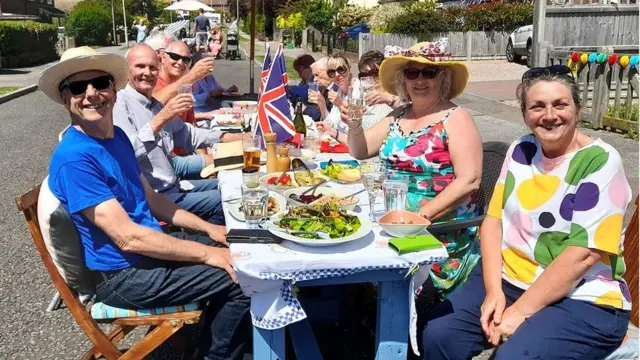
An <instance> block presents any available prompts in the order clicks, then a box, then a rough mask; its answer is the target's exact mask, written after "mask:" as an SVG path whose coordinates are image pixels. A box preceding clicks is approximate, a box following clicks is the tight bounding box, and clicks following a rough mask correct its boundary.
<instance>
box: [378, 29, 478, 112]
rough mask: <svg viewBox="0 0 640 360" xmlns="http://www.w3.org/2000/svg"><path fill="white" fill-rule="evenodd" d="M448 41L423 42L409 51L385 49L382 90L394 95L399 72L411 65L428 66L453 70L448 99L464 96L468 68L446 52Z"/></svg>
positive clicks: (392, 47) (381, 69) (381, 72)
mask: <svg viewBox="0 0 640 360" xmlns="http://www.w3.org/2000/svg"><path fill="white" fill-rule="evenodd" d="M446 45H447V39H446V38H443V39H440V40H438V41H433V42H428V41H425V42H421V43H417V44H415V45H413V46H412V47H410V48H408V49H403V48H401V47H399V46H389V45H387V46H386V47H385V51H384V55H385V60H384V61H383V62H382V64H381V65H380V75H379V79H380V84H381V85H382V88H383V89H384V90H385V91H386V92H388V93H390V94H393V95H398V93H397V91H396V78H397V74H398V71H400V70H402V69H404V68H405V67H406V66H407V64H409V63H419V64H427V65H431V66H437V67H446V68H449V69H451V88H450V90H449V94H448V99H449V100H451V99H453V98H454V97H456V96H458V95H460V94H462V92H463V91H464V88H465V87H466V86H467V80H468V78H469V71H468V70H467V66H466V65H465V64H464V63H462V62H460V61H452V60H450V59H451V53H449V52H446V51H445V47H446Z"/></svg>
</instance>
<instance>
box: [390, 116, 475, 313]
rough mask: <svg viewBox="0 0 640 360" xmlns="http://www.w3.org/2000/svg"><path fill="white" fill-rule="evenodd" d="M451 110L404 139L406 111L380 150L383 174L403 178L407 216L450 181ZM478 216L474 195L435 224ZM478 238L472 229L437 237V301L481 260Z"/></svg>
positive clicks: (405, 135) (452, 178)
mask: <svg viewBox="0 0 640 360" xmlns="http://www.w3.org/2000/svg"><path fill="white" fill-rule="evenodd" d="M407 109H408V108H407ZM456 109H457V108H453V109H451V110H449V112H447V114H446V115H445V116H444V118H443V119H442V120H440V121H438V122H435V123H433V124H430V125H428V126H427V127H425V128H424V129H421V130H417V131H412V132H410V133H409V134H404V133H403V132H402V130H401V129H400V125H399V121H400V119H401V118H402V116H403V115H404V113H405V112H406V110H405V112H403V113H401V114H400V115H399V116H398V117H396V118H395V119H394V121H393V123H392V124H391V126H390V127H389V132H388V133H387V137H386V139H385V140H384V142H383V144H382V147H381V148H380V159H381V160H382V161H383V163H384V164H385V165H386V168H387V172H388V173H391V174H393V175H394V176H401V177H406V178H408V180H409V192H408V194H407V210H409V211H412V212H418V211H420V208H421V207H422V205H424V204H426V203H427V202H428V201H429V200H432V199H433V198H435V197H436V196H437V195H438V194H439V193H440V192H441V191H442V190H443V189H444V188H446V187H447V185H449V184H450V183H451V182H452V181H453V180H454V178H455V175H454V173H453V165H452V164H451V156H450V154H449V137H448V135H447V131H446V129H445V124H446V123H447V120H448V119H449V116H450V115H451V114H452V113H453V112H454V111H455V110H456ZM477 211H478V208H477V198H476V195H475V194H473V195H472V196H471V197H470V198H468V199H467V200H466V201H465V202H464V203H462V204H461V205H459V206H458V207H457V208H456V209H455V210H454V211H452V212H451V213H449V214H448V215H445V216H443V217H442V218H440V219H438V220H436V222H447V221H453V220H464V219H470V218H473V217H475V216H477V215H478V214H477ZM477 232H478V229H477V228H476V227H473V228H467V229H464V230H460V231H456V232H450V233H446V234H442V235H439V240H440V241H442V243H443V244H444V246H445V247H446V249H447V253H448V254H449V258H448V259H447V260H446V261H445V262H443V263H440V264H436V265H434V266H433V270H432V272H431V280H432V281H433V284H434V286H435V288H436V291H437V293H438V295H439V297H440V299H441V300H443V299H444V298H446V297H447V296H448V295H449V294H450V293H451V292H453V290H455V289H456V287H457V286H458V285H460V284H461V283H463V282H464V281H465V280H466V278H467V275H468V274H469V272H471V269H473V267H474V266H475V265H476V263H477V262H478V259H479V258H480V254H479V245H478V241H476V236H477Z"/></svg>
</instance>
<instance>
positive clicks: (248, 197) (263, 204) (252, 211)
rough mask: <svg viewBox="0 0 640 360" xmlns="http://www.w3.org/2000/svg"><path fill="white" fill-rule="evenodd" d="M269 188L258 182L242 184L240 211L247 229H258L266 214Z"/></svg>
mask: <svg viewBox="0 0 640 360" xmlns="http://www.w3.org/2000/svg"><path fill="white" fill-rule="evenodd" d="M268 200H269V190H268V189H267V188H266V187H264V186H262V185H260V184H258V183H245V184H242V212H243V213H244V219H245V222H246V224H247V228H248V229H259V228H260V227H259V225H258V224H259V223H260V220H262V219H263V218H265V217H266V216H267V204H268Z"/></svg>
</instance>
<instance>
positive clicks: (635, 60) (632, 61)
mask: <svg viewBox="0 0 640 360" xmlns="http://www.w3.org/2000/svg"><path fill="white" fill-rule="evenodd" d="M638 60H640V59H638V55H633V56H632V57H631V58H630V59H629V65H631V66H638Z"/></svg>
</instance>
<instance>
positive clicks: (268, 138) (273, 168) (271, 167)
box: [264, 133, 278, 174]
mask: <svg viewBox="0 0 640 360" xmlns="http://www.w3.org/2000/svg"><path fill="white" fill-rule="evenodd" d="M264 141H265V143H266V144H267V174H271V173H274V172H277V171H278V155H277V154H276V134H275V133H266V134H264Z"/></svg>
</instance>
